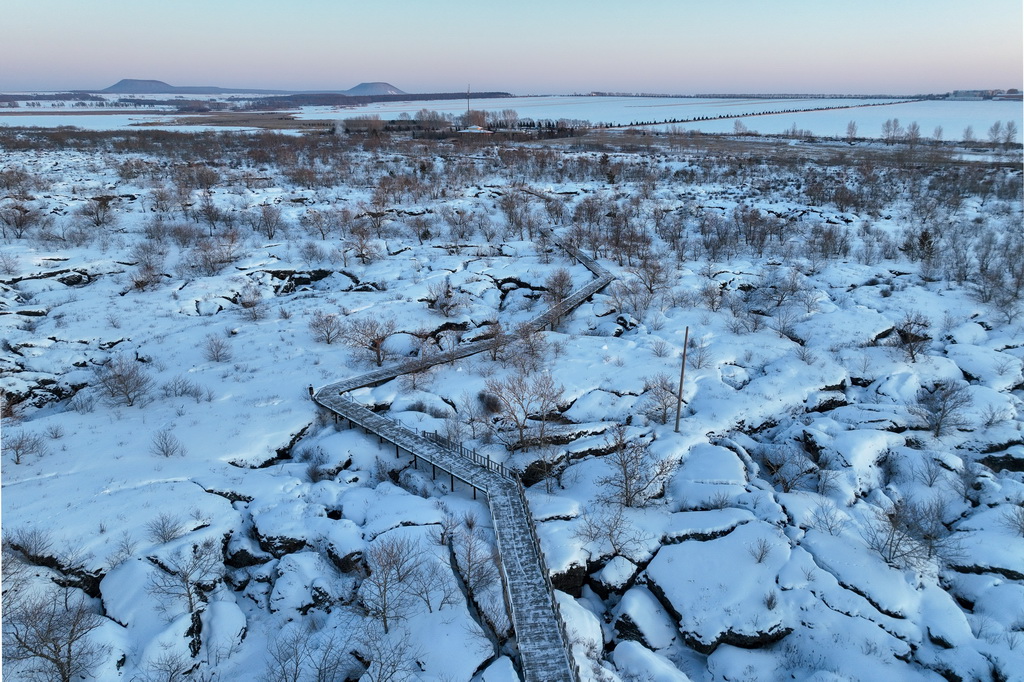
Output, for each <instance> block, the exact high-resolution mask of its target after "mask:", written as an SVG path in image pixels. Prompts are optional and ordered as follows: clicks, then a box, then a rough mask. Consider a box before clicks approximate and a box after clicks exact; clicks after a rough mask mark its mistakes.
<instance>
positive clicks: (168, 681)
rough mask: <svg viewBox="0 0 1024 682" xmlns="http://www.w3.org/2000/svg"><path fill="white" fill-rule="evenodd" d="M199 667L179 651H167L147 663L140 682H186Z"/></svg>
mask: <svg viewBox="0 0 1024 682" xmlns="http://www.w3.org/2000/svg"><path fill="white" fill-rule="evenodd" d="M198 665H199V664H198V663H196V662H195V661H193V660H192V659H190V658H189V657H188V656H186V655H185V654H183V653H181V652H179V651H165V652H163V653H161V654H160V655H159V656H156V657H155V658H152V659H150V660H149V661H148V662H147V663H146V667H145V671H144V672H143V673H142V678H141V680H140V682H184V681H185V680H188V679H189V678H188V677H186V675H188V674H189V673H190V672H192V671H193V670H195V669H196V668H197V667H198Z"/></svg>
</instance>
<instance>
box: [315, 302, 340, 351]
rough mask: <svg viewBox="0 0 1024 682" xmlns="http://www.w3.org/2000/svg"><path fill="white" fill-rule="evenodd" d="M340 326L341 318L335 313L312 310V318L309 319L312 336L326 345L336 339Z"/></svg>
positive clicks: (338, 335)
mask: <svg viewBox="0 0 1024 682" xmlns="http://www.w3.org/2000/svg"><path fill="white" fill-rule="evenodd" d="M342 328H343V323H342V320H341V318H340V317H339V316H338V315H337V314H336V313H325V312H323V311H322V310H314V311H313V318H312V319H311V320H310V321H309V330H310V331H311V332H313V338H314V339H315V340H316V341H320V342H322V343H326V344H328V345H330V344H331V343H333V342H335V341H337V340H338V338H339V337H340V336H341V332H342Z"/></svg>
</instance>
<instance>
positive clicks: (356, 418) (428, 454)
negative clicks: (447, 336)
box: [313, 240, 615, 682]
mask: <svg viewBox="0 0 1024 682" xmlns="http://www.w3.org/2000/svg"><path fill="white" fill-rule="evenodd" d="M555 243H557V244H559V245H560V246H561V247H562V248H563V249H565V251H566V252H567V253H568V254H569V255H570V256H572V257H573V258H575V259H576V260H578V261H579V262H580V263H581V264H582V265H583V266H584V267H586V268H587V269H588V270H590V272H591V273H592V274H593V275H594V279H593V280H591V281H590V282H588V283H587V284H585V285H584V286H582V287H580V288H579V289H577V290H576V291H574V292H572V293H571V294H570V295H569V296H567V297H566V298H565V299H563V300H561V301H559V302H558V303H556V304H554V305H553V306H551V307H550V308H548V309H547V310H545V311H544V312H542V313H541V314H539V315H537V316H535V317H534V318H533V319H531V320H529V322H528V323H527V324H529V325H530V326H532V327H533V328H534V329H536V330H538V331H539V330H543V329H545V328H546V327H548V326H552V325H554V324H556V323H557V322H558V320H559V319H561V318H562V317H564V316H565V315H567V314H568V313H569V312H571V311H572V310H574V309H575V308H576V307H577V306H579V305H580V304H582V303H583V302H584V301H586V300H587V299H588V298H590V297H591V296H593V295H594V294H595V293H597V292H598V291H600V290H601V289H603V288H604V287H606V286H608V284H609V283H611V282H612V280H614V279H615V278H614V276H613V275H612V274H611V273H610V272H608V271H607V270H605V269H604V268H603V267H601V266H600V264H598V263H597V261H595V260H594V259H593V258H590V257H589V256H587V255H586V254H584V253H583V252H582V251H580V250H579V249H577V248H575V247H573V246H571V245H569V244H565V243H561V242H558V241H557V240H555ZM497 343H498V341H497V340H493V339H485V340H482V341H474V342H471V343H466V344H460V345H459V346H456V347H455V348H453V349H452V350H450V351H447V352H444V353H439V354H437V355H434V356H429V357H424V358H416V359H414V360H409V361H407V362H403V363H400V364H398V365H393V366H391V367H382V368H380V369H377V370H373V371H371V372H367V373H365V374H361V375H358V376H353V377H349V378H347V379H342V380H341V381H338V382H335V383H333V384H329V385H327V386H324V387H323V388H321V389H320V390H319V391H317V392H316V393H315V394H314V396H313V400H314V401H316V403H317V404H318V405H320V406H322V407H324V408H326V409H328V410H330V411H331V412H333V413H334V414H336V415H338V416H341V417H343V418H345V419H347V420H348V421H349V422H350V423H352V424H358V425H359V426H361V427H362V428H364V429H365V430H367V431H369V432H373V433H376V434H377V436H378V437H380V438H382V439H387V440H388V441H389V442H391V443H393V444H394V445H395V449H396V453H397V451H398V449H399V448H402V449H405V450H406V451H407V452H409V453H410V454H412V455H413V458H414V459H413V462H414V463H415V462H416V459H417V458H419V459H422V460H424V461H426V462H429V463H430V464H431V465H432V466H435V467H439V468H441V469H442V470H444V471H445V472H447V473H448V474H449V475H451V476H452V482H453V484H454V480H455V479H456V478H458V479H459V480H461V481H463V482H465V483H468V484H469V485H471V486H473V489H474V496H475V494H476V492H475V491H476V490H482V491H483V492H484V493H485V494H486V495H487V504H488V507H489V509H490V510H491V516H492V518H493V521H494V533H495V537H496V539H497V545H498V555H499V559H500V562H499V563H500V564H501V574H502V584H503V586H504V588H505V594H506V595H507V596H508V603H509V610H510V613H511V616H512V624H513V627H514V628H515V632H516V639H517V642H518V644H519V654H520V658H521V660H522V669H523V678H524V680H525V681H526V682H579V680H580V670H579V667H578V666H577V665H576V663H575V661H574V659H573V655H572V649H571V645H570V643H569V637H568V633H567V632H566V629H565V622H564V620H563V619H562V613H561V609H560V608H559V606H558V600H557V599H556V598H555V588H554V586H553V585H552V584H551V573H550V571H549V570H548V567H547V564H546V562H545V561H544V553H543V552H542V551H541V545H540V538H539V537H538V535H537V524H536V522H535V521H534V519H533V515H532V514H531V513H530V504H529V501H528V500H527V498H526V491H525V489H524V488H523V484H522V481H521V480H520V479H519V476H518V475H517V474H516V472H514V471H512V470H510V469H508V468H507V467H505V466H504V465H503V464H501V463H499V462H494V461H492V460H491V459H490V458H489V457H485V456H483V455H480V454H479V453H478V452H476V451H475V450H472V449H470V448H466V447H465V446H463V445H462V444H461V443H456V442H453V441H451V440H449V439H448V438H446V437H444V436H442V435H441V434H439V433H436V432H423V433H421V432H419V431H417V430H416V429H413V428H410V427H407V426H405V425H404V424H401V423H399V422H397V421H395V420H393V419H390V418H388V417H384V416H382V415H379V414H376V413H375V412H372V411H371V410H369V409H367V408H366V407H364V406H362V405H361V404H359V403H358V402H356V401H355V400H352V399H351V398H349V397H348V396H346V395H344V394H345V393H346V392H348V391H351V390H354V389H356V388H362V387H364V386H376V385H379V384H381V383H384V382H385V381H389V380H391V379H394V378H395V377H398V376H401V375H403V374H408V373H411V372H419V371H422V370H424V369H427V368H428V367H431V366H433V365H436V364H440V363H442V362H451V361H453V360H456V359H459V358H464V357H468V356H470V355H474V354H476V353H480V352H483V351H485V350H490V349H491V348H493V347H494V346H495V344H497Z"/></svg>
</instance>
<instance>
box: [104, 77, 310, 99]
mask: <svg viewBox="0 0 1024 682" xmlns="http://www.w3.org/2000/svg"><path fill="white" fill-rule="evenodd" d="M99 92H102V93H106V94H110V95H237V94H241V93H255V94H258V95H285V94H288V93H291V92H294V91H292V90H254V89H247V90H242V89H238V88H218V87H215V86H212V85H187V86H179V85H168V84H167V83H164V82H163V81H157V80H140V79H137V78H123V79H121V80H119V81H118V82H117V83H114V84H113V85H111V86H110V87H109V88H105V89H103V90H100V91H99Z"/></svg>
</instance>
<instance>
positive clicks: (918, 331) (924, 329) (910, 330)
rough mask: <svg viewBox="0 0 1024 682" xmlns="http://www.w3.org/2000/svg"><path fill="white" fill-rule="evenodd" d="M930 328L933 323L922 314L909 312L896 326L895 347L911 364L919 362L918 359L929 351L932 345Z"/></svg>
mask: <svg viewBox="0 0 1024 682" xmlns="http://www.w3.org/2000/svg"><path fill="white" fill-rule="evenodd" d="M930 327H931V322H930V321H929V320H928V318H927V317H925V316H924V315H923V314H922V313H920V312H917V311H908V312H907V314H906V315H904V316H903V319H902V320H900V321H899V322H898V323H897V324H896V328H895V329H896V336H895V337H893V345H895V346H896V347H897V348H899V349H900V350H901V351H903V353H904V354H905V355H906V356H907V359H908V360H910V362H917V358H918V357H920V356H921V354H922V353H924V352H925V351H926V350H928V346H929V344H930V343H931V337H929V336H928V329H929V328H930Z"/></svg>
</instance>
